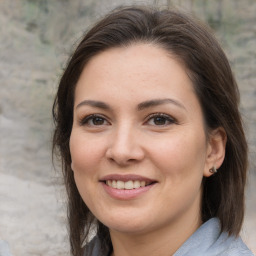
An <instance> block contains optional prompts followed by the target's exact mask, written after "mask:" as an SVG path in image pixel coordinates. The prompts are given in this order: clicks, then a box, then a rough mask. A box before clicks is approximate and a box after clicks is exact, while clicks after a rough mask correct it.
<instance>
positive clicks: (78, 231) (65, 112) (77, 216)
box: [53, 6, 247, 256]
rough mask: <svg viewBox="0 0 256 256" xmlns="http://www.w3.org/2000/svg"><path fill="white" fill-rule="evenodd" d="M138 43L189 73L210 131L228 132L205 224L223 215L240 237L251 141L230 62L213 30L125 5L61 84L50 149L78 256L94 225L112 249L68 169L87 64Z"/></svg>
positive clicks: (100, 27)
mask: <svg viewBox="0 0 256 256" xmlns="http://www.w3.org/2000/svg"><path fill="white" fill-rule="evenodd" d="M135 42H142V43H143V42H144V43H154V44H156V45H158V46H160V47H162V48H163V49H165V50H167V51H168V52H170V53H171V54H172V56H175V57H176V58H177V59H178V60H180V61H181V62H182V63H183V64H184V65H185V66H186V68H187V70H188V73H189V76H190V78H191V80H192V82H193V85H194V89H195V92H196V94H197V97H198V99H199V102H200V104H201V107H202V110H203V113H204V119H205V124H206V128H207V131H211V130H212V129H214V128H217V127H223V128H224V129H225V131H226V134H227V144H226V156H225V159H224V162H223V164H222V166H221V167H220V169H219V171H218V173H217V174H215V175H213V176H211V177H210V178H204V179H203V183H202V184H203V199H202V218H203V221H207V220H208V219H210V218H212V217H218V218H219V220H220V223H221V228H222V231H227V232H228V233H229V235H238V234H239V232H240V229H241V225H242V222H243V217H244V188H245V182H246V171H247V143H246V139H245V135H244V131H243V127H242V122H241V116H240V113H239V110H238V103H239V92H238V88H237V84H236V81H235V79H234V77H233V74H232V71H231V68H230V65H229V63H228V60H227V58H226V56H225V54H224V52H223V51H222V49H221V47H220V46H219V44H218V42H217V41H216V39H215V38H214V36H213V35H212V33H211V32H209V30H208V28H206V27H205V26H204V25H202V24H201V23H200V22H199V21H197V20H195V19H194V18H191V17H190V16H188V15H185V14H184V13H181V12H177V11H173V10H157V9H155V8H151V7H138V6H131V7H122V8H118V9H115V10H114V11H112V12H111V13H110V14H108V15H107V16H106V17H105V18H104V19H102V20H101V21H99V22H98V23H97V24H96V25H95V26H94V27H93V28H91V29H90V30H89V31H88V33H86V35H85V36H84V37H83V39H82V41H81V42H80V44H79V45H78V47H77V49H76V50H75V52H74V54H73V56H72V57H71V59H70V60H69V62H68V64H67V67H66V69H65V72H64V74H63V76H62V78H61V80H60V84H59V88H58V91H57V95H56V98H55V101H54V105H53V118H54V121H55V125H56V129H55V133H54V138H53V150H56V149H57V151H58V152H59V154H60V156H61V159H62V167H63V175H64V181H65V185H66V189H67V194H68V218H69V227H70V243H71V251H72V253H73V255H76V256H78V255H82V244H83V242H84V241H87V240H88V234H89V232H90V229H91V228H92V226H94V224H96V226H97V235H98V237H99V239H100V241H101V244H102V248H103V249H106V248H108V247H109V246H111V242H110V236H109V232H108V229H107V227H105V226H104V225H103V224H101V223H100V222H99V221H98V220H95V217H94V216H93V215H92V213H91V212H90V210H89V209H88V208H87V206H86V205H85V203H84V202H83V200H82V198H81V196H80V195H79V192H78V190H77V188H76V184H75V181H74V177H73V172H72V170H71V156H70V150H69V138H70V134H71V129H72V123H73V104H74V90H75V87H76V83H77V81H78V79H79V76H80V74H81V72H82V70H83V68H84V66H85V65H86V63H87V62H88V61H89V60H90V59H91V58H93V56H95V55H96V54H99V53H100V52H102V51H105V50H107V49H109V48H113V47H122V46H127V45H130V44H132V43H135Z"/></svg>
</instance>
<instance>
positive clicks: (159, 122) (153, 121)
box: [147, 113, 176, 126]
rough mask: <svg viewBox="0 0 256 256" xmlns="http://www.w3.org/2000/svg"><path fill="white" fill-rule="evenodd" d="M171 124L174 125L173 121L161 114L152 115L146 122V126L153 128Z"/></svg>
mask: <svg viewBox="0 0 256 256" xmlns="http://www.w3.org/2000/svg"><path fill="white" fill-rule="evenodd" d="M173 123H176V121H175V119H174V118H172V117H171V116H169V115H166V114H163V113H157V114H152V115H150V116H149V118H148V121H147V124H149V125H154V126H167V125H171V124H173Z"/></svg>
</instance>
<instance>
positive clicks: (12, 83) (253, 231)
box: [0, 0, 256, 256]
mask: <svg viewBox="0 0 256 256" xmlns="http://www.w3.org/2000/svg"><path fill="white" fill-rule="evenodd" d="M131 3H137V4H148V3H150V4H156V5H159V6H167V5H169V6H175V7H178V8H180V9H182V10H186V11H188V12H192V13H193V14H194V15H196V16H197V17H199V18H200V19H201V20H204V21H205V22H207V23H208V24H209V25H210V26H211V27H212V28H213V29H214V31H215V32H216V36H217V38H218V39H219V40H220V42H221V44H222V46H223V48H224V49H225V51H226V53H227V56H228V58H229V60H230V63H231V65H232V68H233V71H234V73H235V75H236V78H237V81H238V84H239V88H240V91H241V111H242V114H243V118H244V122H245V126H246V134H247V138H248V141H249V146H250V160H251V161H250V175H249V177H248V189H247V211H246V218H245V223H244V227H243V231H242V236H243V239H244V240H245V241H246V243H247V245H248V246H249V247H250V248H251V249H252V250H253V251H254V253H256V170H255V158H256V1H255V0H243V1H240V0H215V1H214V0H184V1H182V0H180V1H178V0H177V1H175V0H173V1H171V0H169V1H168V0H166V1H149V0H148V1H146V0H145V1H131V0H116V1H110V0H109V1H108V0H72V1H71V0H70V1H68V0H11V1H10V0H0V239H3V240H6V241H7V242H8V243H9V246H10V248H11V252H12V254H13V255H14V256H16V255H17V256H18V255H19V256H23V255H26V256H30V255H31V256H32V255H33V256H34V255H44V256H58V255H59V256H60V255H69V254H68V252H69V245H68V237H67V231H66V219H65V218H66V210H65V191H64V189H63V186H62V181H61V178H60V168H59V166H58V165H57V166H56V170H54V168H53V166H52V162H51V137H52V129H53V125H52V119H51V106H52V102H53V97H54V93H55V91H56V87H57V84H58V80H59V78H60V75H61V73H62V71H63V68H64V67H65V63H66V61H67V59H68V57H69V55H70V53H71V52H72V51H73V50H74V48H75V46H76V44H77V42H78V41H79V39H80V38H81V36H82V34H83V33H84V31H85V30H86V29H88V28H89V27H90V25H92V24H93V22H95V21H96V20H97V19H99V18H100V17H102V16H103V15H104V14H105V13H106V12H107V11H109V10H111V9H113V8H114V7H116V6H118V5H125V4H131Z"/></svg>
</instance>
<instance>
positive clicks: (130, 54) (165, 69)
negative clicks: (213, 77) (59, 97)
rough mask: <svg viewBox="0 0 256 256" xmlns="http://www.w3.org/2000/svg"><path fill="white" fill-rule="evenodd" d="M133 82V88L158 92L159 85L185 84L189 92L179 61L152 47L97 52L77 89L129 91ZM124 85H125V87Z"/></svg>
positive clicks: (182, 67)
mask: <svg viewBox="0 0 256 256" xmlns="http://www.w3.org/2000/svg"><path fill="white" fill-rule="evenodd" d="M121 83H122V84H121ZM134 83H135V84H136V85H137V86H136V87H137V89H139V88H138V86H139V85H140V86H139V87H140V88H144V87H147V85H148V86H151V85H154V84H155V89H158V90H160V86H159V85H160V84H161V85H163V86H164V85H166V84H171V83H176V84H180V86H181V84H184V83H186V84H187V85H189V86H188V89H190V90H191V89H193V84H192V82H191V81H190V79H189V77H188V75H187V70H186V68H185V67H184V65H182V64H181V61H178V60H177V58H174V57H173V56H172V55H171V54H170V53H169V52H167V51H166V50H164V49H162V48H160V47H159V46H156V45H152V44H135V45H131V46H127V47H118V48H111V49H108V50H106V51H104V52H102V53H99V54H98V55H96V56H94V57H93V58H92V59H91V60H90V61H89V62H88V63H87V64H86V66H85V67H84V69H83V72H82V74H81V76H80V78H79V81H78V83H77V87H81V86H83V87H84V88H85V87H86V88H87V89H90V90H92V89H98V87H99V86H101V89H103V87H105V88H112V89H113V87H114V86H117V87H118V89H130V90H132V89H133V87H134ZM125 84H127V85H129V86H128V87H125V86H124V85H125ZM96 85H98V86H96ZM157 86H158V87H157ZM153 88H154V86H153ZM153 88H151V89H153Z"/></svg>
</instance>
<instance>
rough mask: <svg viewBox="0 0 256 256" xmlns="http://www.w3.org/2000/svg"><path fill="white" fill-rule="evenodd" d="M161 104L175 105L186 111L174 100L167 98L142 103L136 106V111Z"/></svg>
mask: <svg viewBox="0 0 256 256" xmlns="http://www.w3.org/2000/svg"><path fill="white" fill-rule="evenodd" d="M163 104H173V105H176V106H177V107H180V108H183V109H185V110H186V108H185V107H184V105H183V104H181V103H180V102H178V101H176V100H174V99H169V98H168V99H155V100H148V101H144V102H142V103H140V104H139V105H138V110H143V109H145V108H150V107H155V106H159V105H163Z"/></svg>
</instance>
